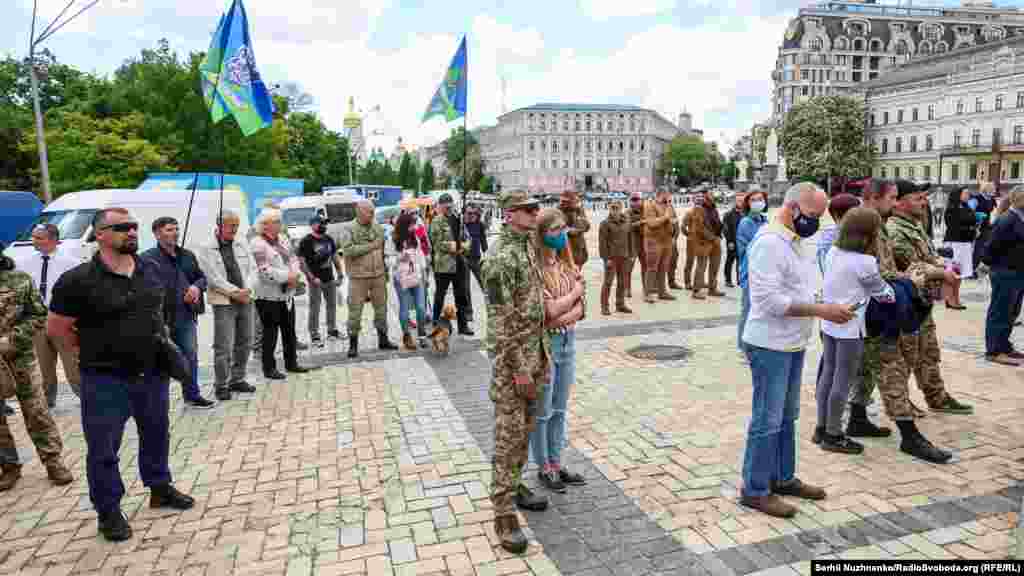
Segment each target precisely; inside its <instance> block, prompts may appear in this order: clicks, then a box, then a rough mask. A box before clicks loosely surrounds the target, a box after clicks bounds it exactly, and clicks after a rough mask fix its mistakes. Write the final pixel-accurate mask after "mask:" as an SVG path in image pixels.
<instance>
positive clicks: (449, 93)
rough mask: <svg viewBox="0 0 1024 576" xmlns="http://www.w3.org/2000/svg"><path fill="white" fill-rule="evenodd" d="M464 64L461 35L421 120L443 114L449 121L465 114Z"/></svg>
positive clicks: (464, 56) (465, 69)
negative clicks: (457, 47)
mask: <svg viewBox="0 0 1024 576" xmlns="http://www.w3.org/2000/svg"><path fill="white" fill-rule="evenodd" d="M466 64H467V60H466V37H465V36H463V37H462V43H460V44H459V49H458V50H456V51H455V56H453V57H452V62H451V64H449V65H448V71H447V72H445V75H444V79H443V80H441V85H440V86H438V87H437V91H436V92H434V97H433V98H431V99H430V104H429V105H428V106H427V111H426V112H424V113H423V122H426V121H427V120H429V119H431V118H433V117H434V116H444V119H445V121H447V122H451V121H452V120H455V119H456V118H461V117H463V116H465V115H466V84H467V77H466V73H467V68H466Z"/></svg>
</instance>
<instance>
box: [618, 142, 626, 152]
mask: <svg viewBox="0 0 1024 576" xmlns="http://www.w3.org/2000/svg"><path fill="white" fill-rule="evenodd" d="M624 144H625V143H624V142H623V141H622V140H619V152H622V151H623V150H624Z"/></svg>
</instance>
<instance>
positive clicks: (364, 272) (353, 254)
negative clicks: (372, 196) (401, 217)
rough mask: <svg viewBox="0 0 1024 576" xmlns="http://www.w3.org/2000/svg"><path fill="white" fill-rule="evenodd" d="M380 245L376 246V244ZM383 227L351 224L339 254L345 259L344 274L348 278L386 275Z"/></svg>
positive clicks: (375, 224) (373, 223) (371, 224)
mask: <svg viewBox="0 0 1024 576" xmlns="http://www.w3.org/2000/svg"><path fill="white" fill-rule="evenodd" d="M378 241H381V242H382V243H381V245H380V246H377V245H376V244H377V242H378ZM386 242H387V239H386V238H385V237H384V227H383V226H381V225H380V224H377V222H370V223H369V224H368V225H363V224H360V223H359V221H358V220H357V221H355V222H353V223H352V228H351V230H350V231H349V234H348V237H347V238H346V239H345V244H344V245H343V246H342V247H341V253H342V255H343V256H344V258H345V272H346V273H347V274H348V277H349V278H379V277H380V276H384V275H385V274H386V273H387V268H385V266H384V243H386Z"/></svg>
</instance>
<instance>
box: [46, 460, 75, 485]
mask: <svg viewBox="0 0 1024 576" xmlns="http://www.w3.org/2000/svg"><path fill="white" fill-rule="evenodd" d="M46 476H47V477H48V478H49V479H50V482H52V483H53V485H54V486H67V485H68V484H71V483H72V482H73V481H74V480H75V477H74V476H72V475H71V471H70V470H68V467H67V466H65V465H64V463H63V462H61V461H60V458H57V459H55V460H52V461H50V462H47V463H46Z"/></svg>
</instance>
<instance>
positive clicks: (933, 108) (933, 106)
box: [928, 104, 935, 120]
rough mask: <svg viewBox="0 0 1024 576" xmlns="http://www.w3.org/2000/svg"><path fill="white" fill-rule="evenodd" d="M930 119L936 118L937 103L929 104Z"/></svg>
mask: <svg viewBox="0 0 1024 576" xmlns="http://www.w3.org/2000/svg"><path fill="white" fill-rule="evenodd" d="M928 119H929V120H935V105H934V104H929V105H928Z"/></svg>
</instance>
